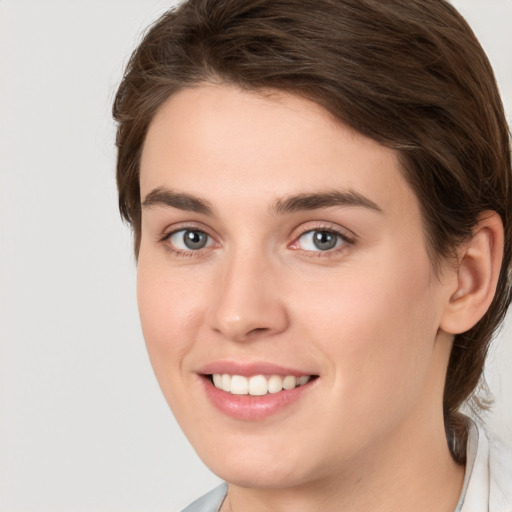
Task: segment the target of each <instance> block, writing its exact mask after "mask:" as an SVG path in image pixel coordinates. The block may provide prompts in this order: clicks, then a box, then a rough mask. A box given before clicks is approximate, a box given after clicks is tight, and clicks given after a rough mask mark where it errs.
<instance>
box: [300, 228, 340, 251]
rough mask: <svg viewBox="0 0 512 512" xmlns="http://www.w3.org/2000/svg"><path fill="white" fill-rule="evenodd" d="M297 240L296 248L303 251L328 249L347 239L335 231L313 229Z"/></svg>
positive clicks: (334, 247) (338, 245)
mask: <svg viewBox="0 0 512 512" xmlns="http://www.w3.org/2000/svg"><path fill="white" fill-rule="evenodd" d="M297 242H298V247H297V248H298V249H302V250H304V251H330V250H332V249H336V248H337V247H340V246H341V245H343V244H344V243H345V242H347V239H346V238H345V237H344V236H343V235H341V234H340V233H337V232H335V231H330V230H326V229H313V230H311V231H306V232H305V233H303V234H302V235H301V236H299V237H298V239H297Z"/></svg>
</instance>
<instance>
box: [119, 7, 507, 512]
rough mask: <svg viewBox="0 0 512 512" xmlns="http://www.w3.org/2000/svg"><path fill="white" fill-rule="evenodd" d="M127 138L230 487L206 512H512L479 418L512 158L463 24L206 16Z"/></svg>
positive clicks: (152, 282)
mask: <svg viewBox="0 0 512 512" xmlns="http://www.w3.org/2000/svg"><path fill="white" fill-rule="evenodd" d="M114 116H115V118H116V120H117V122H118V137H117V145H118V168H117V177H118V187H119V201H120V208H121V212H122V214H123V216H124V218H125V219H127V220H128V221H129V222H130V223H131V225H132V227H133V230H134V235H135V252H136V256H137V258H138V301H139V310H140V315H141V321H142V327H143V331H144V336H145V339H146V343H147V347H148V351H149V355H150V358H151V362H152V365H153V368H154V370H155V373H156V376H157V378H158V381H159V383H160V386H161V388H162V391H163V393H164V395H165V397H166V399H167V401H168V403H169V405H170V407H171V409H172V410H173V412H174V414H175V416H176V418H177V420H178V422H179V423H180V425H181V427H182V428H183V430H184V432H185V434H186V435H187V437H188V438H189V440H190V441H191V443H192V445H193V446H194V448H195V449H196V450H197V452H198V454H199V455H200V457H201V458H202V459H203V461H204V462H205V463H206V464H207V466H209V467H210V469H212V470H213V471H214V472H215V473H216V474H217V475H219V476H220V477H221V478H222V479H224V480H225V481H226V482H227V485H223V486H221V487H220V488H218V489H216V490H214V491H213V492H212V493H210V494H209V495H207V496H205V497H203V498H202V499H200V500H198V501H197V502H195V503H194V504H192V505H191V506H190V507H189V508H188V509H187V510H189V511H214V510H221V511H222V512H226V511H233V512H237V511H245V512H251V511H262V510H273V511H274V510H275V511H288V510H294V511H300V510H304V511H312V510H322V511H330V510H333V511H334V510H344V511H359V510H373V511H387V510H395V511H396V510H415V511H416V512H421V511H423V510H424V511H431V510H440V511H441V510H446V511H453V510H457V511H459V510H462V511H464V512H478V511H480V510H492V511H505V510H512V498H511V496H510V487H511V486H510V484H507V482H510V476H511V468H510V463H508V464H506V463H505V464H501V465H497V464H499V460H498V461H497V462H496V461H495V458H494V457H495V456H494V453H495V452H494V451H493V450H494V447H491V448H490V447H489V443H488V441H487V439H486V437H485V434H484V432H483V431H481V430H479V428H478V427H477V425H476V424H475V423H473V422H472V421H471V420H469V419H468V418H466V417H465V416H463V415H462V414H461V413H460V412H459V408H460V406H461V404H463V403H464V402H466V401H467V400H468V399H470V398H472V396H473V394H474V390H475V388H476V386H477V384H478V381H479V379H480V376H481V373H482V368H483V364H484V361H485V356H486V352H487V348H488V345H489V341H490V339H491V337H492V334H493V332H494V331H495V329H496V328H497V326H498V325H499V324H500V322H501V320H502V318H503V316H504V314H505V311H506V308H507V306H508V303H509V297H510V277H509V273H510V271H509V269H510V259H511V248H512V245H511V243H512V238H511V224H510V213H511V201H510V177H511V164H510V151H509V135H508V130H507V126H506V122H505V118H504V115H503V109H502V105H501V101H500V98H499V94H498V92H497V88H496V84H495V81H494V78H493V73H492V70H491V68H490V65H489V63H488V61H487V58H486V56H485V54H484V53H483V51H482V49H481V48H480V46H479V44H478V42H477V41H476V39H475V37H474V35H473V34H472V32H471V30H470V28H469V27H468V26H467V24H466V23H465V22H464V20H463V19H462V18H461V17H460V15H459V14H458V13H457V12H456V11H455V10H454V9H453V8H452V7H451V6H450V5H449V4H448V3H446V2H444V1H442V0H421V1H419V0H417V1H416V0H413V1H411V0H407V1H405V0H386V1H377V0H364V1H361V0H322V1H318V0H315V1H304V0H300V1H299V0H247V1H245V0H244V1H240V0H223V1H218V0H215V1H214V0H189V1H188V2H185V3H183V4H182V5H181V6H180V7H179V8H178V9H176V10H173V11H170V12H168V13H167V14H165V15H164V16H163V17H162V18H161V19H160V20H159V21H158V22H157V23H156V24H155V25H154V26H153V27H152V28H151V29H150V30H149V32H148V33H147V35H146V36H145V38H144V40H143V41H142V43H141V44H140V46H139V47H138V49H137V50H136V51H135V52H134V54H133V56H132V58H131V60H130V62H129V64H128V67H127V71H126V74H125V77H124V79H123V82H122V83H121V86H120V88H119V91H118V94H117V97H116V100H115V105H114ZM489 461H490V462H489ZM489 464H491V467H490V469H489ZM507 472H508V473H507Z"/></svg>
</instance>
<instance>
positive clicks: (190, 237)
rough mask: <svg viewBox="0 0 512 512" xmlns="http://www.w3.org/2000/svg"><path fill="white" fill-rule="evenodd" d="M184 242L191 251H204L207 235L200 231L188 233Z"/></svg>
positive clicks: (184, 237)
mask: <svg viewBox="0 0 512 512" xmlns="http://www.w3.org/2000/svg"><path fill="white" fill-rule="evenodd" d="M183 241H184V243H185V245H186V246H187V247H188V248H189V249H202V248H203V247H204V246H205V245H206V235H205V233H201V232H200V231H186V232H185V234H184V236H183Z"/></svg>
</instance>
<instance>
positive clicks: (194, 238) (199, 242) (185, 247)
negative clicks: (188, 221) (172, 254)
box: [167, 229, 213, 252]
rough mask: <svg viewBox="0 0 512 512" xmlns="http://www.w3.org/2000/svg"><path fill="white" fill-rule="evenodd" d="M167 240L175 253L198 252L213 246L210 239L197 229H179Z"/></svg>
mask: <svg viewBox="0 0 512 512" xmlns="http://www.w3.org/2000/svg"><path fill="white" fill-rule="evenodd" d="M167 239H168V241H169V242H170V244H171V245H172V246H173V248H174V249H176V250H177V251H187V252H188V251H198V250H200V249H204V248H205V247H209V246H210V245H212V244H213V240H212V238H211V237H210V236H209V235H207V234H206V233H205V232H204V231H200V230H198V229H180V230H179V231H175V232H174V233H171V234H170V235H169V236H168V238H167Z"/></svg>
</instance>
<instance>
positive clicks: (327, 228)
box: [159, 224, 355, 258]
mask: <svg viewBox="0 0 512 512" xmlns="http://www.w3.org/2000/svg"><path fill="white" fill-rule="evenodd" d="M182 231H183V232H187V231H189V232H196V233H203V234H204V235H206V236H207V237H208V238H209V239H210V240H213V244H212V245H210V246H207V247H204V248H200V249H197V250H193V249H190V250H182V249H177V248H176V247H173V246H172V244H171V243H170V239H171V237H172V236H173V235H176V234H177V233H180V232H182ZM312 232H324V233H329V234H332V235H334V236H335V237H337V239H338V241H340V242H341V243H340V245H338V246H336V247H334V248H332V249H328V250H325V251H322V250H318V251H313V250H304V249H301V248H300V247H299V248H295V247H293V245H294V244H297V242H298V240H299V239H300V238H301V237H303V236H304V235H306V234H308V233H312ZM159 241H160V242H161V243H163V244H164V247H165V248H166V250H167V251H169V252H170V253H171V254H172V255H173V256H175V257H179V258H181V257H184V258H190V257H200V256H202V255H203V253H204V252H205V251H209V250H210V249H211V248H212V246H213V247H215V245H218V244H217V242H216V241H215V239H214V238H213V236H211V235H210V234H208V232H207V231H206V230H204V229H202V228H199V227H197V226H180V227H179V228H178V229H173V230H172V231H170V232H168V233H166V234H165V235H164V236H163V237H162V238H161V239H160V240H159ZM338 241H337V242H336V243H338ZM354 243H355V237H352V236H348V235H347V234H346V233H344V232H342V231H341V230H340V229H339V228H335V227H333V226H332V225H327V224H318V225H314V226H307V228H302V229H301V230H300V231H299V232H298V233H296V234H294V235H293V242H292V243H291V244H289V245H288V247H289V248H291V249H292V250H294V251H301V252H302V253H303V255H305V256H306V257H310V258H319V257H320V258H330V257H332V256H335V255H337V254H339V253H340V252H343V251H345V250H346V249H347V246H350V245H354Z"/></svg>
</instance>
